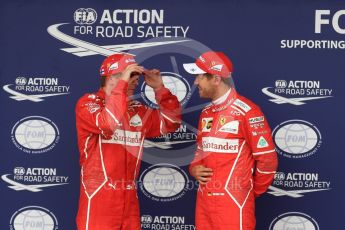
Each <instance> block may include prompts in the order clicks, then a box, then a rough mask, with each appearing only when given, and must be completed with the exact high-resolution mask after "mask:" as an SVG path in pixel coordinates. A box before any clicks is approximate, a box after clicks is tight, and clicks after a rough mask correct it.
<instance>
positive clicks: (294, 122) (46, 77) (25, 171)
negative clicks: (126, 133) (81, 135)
mask: <svg viewBox="0 0 345 230" xmlns="http://www.w3.org/2000/svg"><path fill="white" fill-rule="evenodd" d="M0 5H1V7H0V25H1V33H0V34H1V36H0V50H1V55H0V60H1V62H0V63H1V64H0V85H1V89H0V103H1V129H0V134H1V142H0V152H1V154H0V176H1V179H0V192H1V196H0V199H1V200H0V202H1V215H0V228H1V229H45V230H47V229H68V230H73V229H76V225H75V215H76V211H77V205H78V197H79V186H80V181H79V174H80V167H79V162H78V161H79V153H78V150H77V138H76V130H75V114H74V107H75V104H76V101H77V100H78V98H79V97H81V96H82V95H83V94H84V93H86V92H94V91H97V89H98V87H99V74H98V70H99V67H100V64H101V62H102V60H103V59H104V58H105V57H106V56H108V55H110V54H112V53H116V52H125V53H126V52H127V53H131V54H133V55H136V59H137V60H138V61H139V62H140V64H142V65H144V66H145V67H146V68H158V69H160V70H161V72H162V76H163V79H164V82H165V84H166V86H167V87H168V88H169V89H171V91H172V92H173V93H174V94H175V95H177V96H178V98H179V100H180V102H181V104H182V105H183V109H184V112H183V124H182V125H181V127H180V128H179V129H178V130H176V131H175V132H174V133H172V134H169V135H166V136H162V137H157V138H153V139H150V140H147V141H146V142H145V149H144V155H143V162H142V166H141V170H140V176H139V183H138V196H139V199H140V206H141V223H142V229H170V230H182V229H185V230H187V229H195V225H194V211H195V195H196V190H197V184H196V183H195V181H194V180H193V179H192V178H191V177H190V175H189V173H188V164H189V162H190V161H191V160H192V158H193V153H194V149H195V145H194V141H195V138H196V126H197V120H198V117H199V114H200V111H201V109H202V108H203V106H205V104H207V103H208V101H206V100H201V99H200V98H199V97H198V92H197V90H196V89H195V87H194V86H193V77H192V76H191V75H189V74H187V73H186V72H185V71H184V69H183V67H182V64H183V63H186V62H187V63H188V62H192V61H193V60H194V59H195V58H196V57H198V55H199V54H200V53H202V52H204V51H206V50H208V49H212V50H216V51H223V52H225V53H226V54H227V55H228V56H229V57H230V58H231V59H232V61H233V63H234V74H233V79H234V82H235V87H236V89H237V91H238V92H239V93H240V94H242V95H244V96H246V97H248V98H250V99H251V100H252V101H254V102H255V103H257V104H258V105H260V107H261V108H262V110H263V111H264V113H265V114H266V116H267V118H268V120H269V124H270V126H271V128H272V130H273V138H274V141H275V143H276V147H277V152H278V156H279V169H278V172H277V174H276V176H275V180H274V182H273V184H272V185H271V186H270V188H269V189H268V192H267V193H266V194H264V195H263V196H261V197H259V198H257V200H256V215H257V229H258V230H265V229H269V230H293V229H296V230H297V229H298V230H319V229H326V230H328V229H343V228H344V227H343V221H342V217H343V213H344V208H343V207H344V198H343V196H342V195H343V194H344V192H345V189H344V187H345V185H344V179H343V176H342V175H343V171H342V169H343V165H342V163H343V162H344V160H345V157H344V151H343V150H342V149H341V144H342V143H344V141H343V139H344V133H343V132H344V130H345V124H344V120H345V119H344V115H345V112H344V99H345V93H344V86H345V84H344V83H345V80H344V78H345V76H344V66H345V62H344V60H345V53H344V52H345V51H344V50H345V4H344V2H341V1H327V2H323V1H298V2H296V1H269V0H266V1H253V0H252V1H245V2H242V1H204V0H201V1H200V0H199V1H195V0H190V1H170V0H168V1H151V0H146V1H134V0H130V1H55V2H46V1H38V0H33V1H30V2H28V1H2V2H1V3H0ZM136 98H137V99H138V100H140V101H142V102H143V103H144V104H147V105H148V106H151V107H155V101H154V99H153V98H152V94H151V91H150V89H149V88H148V87H147V86H146V85H145V84H144V82H143V81H142V79H141V80H140V83H139V86H138V88H137V91H136ZM229 215H231V214H230V213H229Z"/></svg>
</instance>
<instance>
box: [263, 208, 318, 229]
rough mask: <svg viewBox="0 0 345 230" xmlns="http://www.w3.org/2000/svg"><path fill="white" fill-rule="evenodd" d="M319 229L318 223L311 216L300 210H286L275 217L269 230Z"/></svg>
mask: <svg viewBox="0 0 345 230" xmlns="http://www.w3.org/2000/svg"><path fill="white" fill-rule="evenodd" d="M289 229H291V230H292V229H301V230H320V228H319V225H318V223H317V222H316V220H314V219H313V218H312V217H310V216H308V215H307V214H304V213H301V212H288V213H284V214H281V215H280V216H278V217H277V218H275V219H274V220H273V221H272V223H271V225H270V227H269V230H289Z"/></svg>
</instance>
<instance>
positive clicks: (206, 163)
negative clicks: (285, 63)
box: [184, 51, 277, 230]
mask: <svg viewBox="0 0 345 230" xmlns="http://www.w3.org/2000/svg"><path fill="white" fill-rule="evenodd" d="M184 68H185V70H186V71H187V72H189V73H191V74H194V75H197V76H196V79H195V82H194V84H195V85H197V86H198V88H199V94H200V97H202V98H210V99H212V103H211V104H210V105H209V106H207V107H206V108H204V110H203V111H202V113H201V116H200V120H199V134H198V138H197V150H196V153H195V158H194V160H193V161H192V163H191V165H190V168H189V169H190V173H191V175H192V176H194V177H195V178H196V180H197V181H198V182H199V189H198V194H197V202H196V229H198V230H214V229H217V230H254V229H255V197H257V196H259V195H260V194H262V193H264V192H265V191H266V190H267V188H268V186H269V185H270V184H271V182H272V180H273V177H274V174H275V172H276V168H277V155H276V152H275V146H274V144H273V141H272V136H271V130H270V127H269V125H268V123H267V119H266V117H265V116H264V114H263V113H262V111H261V110H260V108H259V107H258V106H257V105H255V104H254V103H253V102H251V101H250V100H248V99H246V98H245V97H242V96H240V95H239V94H238V93H237V92H236V91H235V89H234V87H232V81H231V72H232V63H231V61H230V60H229V59H228V58H227V57H226V56H225V55H224V54H223V53H221V52H212V51H209V52H206V53H204V54H202V55H201V56H200V57H199V58H198V59H197V61H196V62H195V63H190V64H184Z"/></svg>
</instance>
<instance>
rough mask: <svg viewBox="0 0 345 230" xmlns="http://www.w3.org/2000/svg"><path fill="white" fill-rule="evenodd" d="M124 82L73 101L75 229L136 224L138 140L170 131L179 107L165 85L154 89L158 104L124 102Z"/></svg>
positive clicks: (113, 229)
mask: <svg viewBox="0 0 345 230" xmlns="http://www.w3.org/2000/svg"><path fill="white" fill-rule="evenodd" d="M127 87H128V83H127V82H125V81H123V80H120V81H119V82H118V84H117V86H116V87H115V88H114V89H113V90H112V92H111V95H109V96H106V95H105V93H104V91H103V90H102V89H100V90H99V91H98V92H97V93H94V94H86V95H84V96H83V97H82V98H80V99H79V101H78V103H77V105H76V126H77V132H78V147H79V152H80V165H81V186H80V198H79V210H78V214H77V226H78V229H79V230H119V229H121V230H139V229H140V214H139V204H138V197H137V193H136V179H137V177H138V173H139V169H140V161H141V155H142V152H143V143H144V139H145V138H146V137H155V136H159V135H161V134H165V133H167V132H171V131H175V130H176V129H177V128H178V127H179V125H180V119H181V108H180V104H179V102H178V100H177V98H176V97H175V96H174V95H172V94H171V93H170V91H169V90H168V89H166V88H164V87H163V88H161V89H159V90H158V91H156V92H155V96H156V101H157V103H158V105H159V107H160V109H159V110H155V109H150V108H147V107H146V106H144V105H142V104H140V103H139V102H135V101H131V102H127V96H126V93H127Z"/></svg>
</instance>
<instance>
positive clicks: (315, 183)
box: [267, 172, 331, 198]
mask: <svg viewBox="0 0 345 230" xmlns="http://www.w3.org/2000/svg"><path fill="white" fill-rule="evenodd" d="M330 189H331V182H330V181H325V180H321V178H320V176H319V173H305V172H303V173H300V172H289V173H284V172H277V173H276V174H275V175H274V181H273V183H272V185H271V186H269V188H268V190H269V191H268V192H267V193H269V194H271V195H273V196H277V197H280V196H288V197H291V198H300V197H303V196H304V195H305V194H306V193H311V192H321V191H327V190H330Z"/></svg>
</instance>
